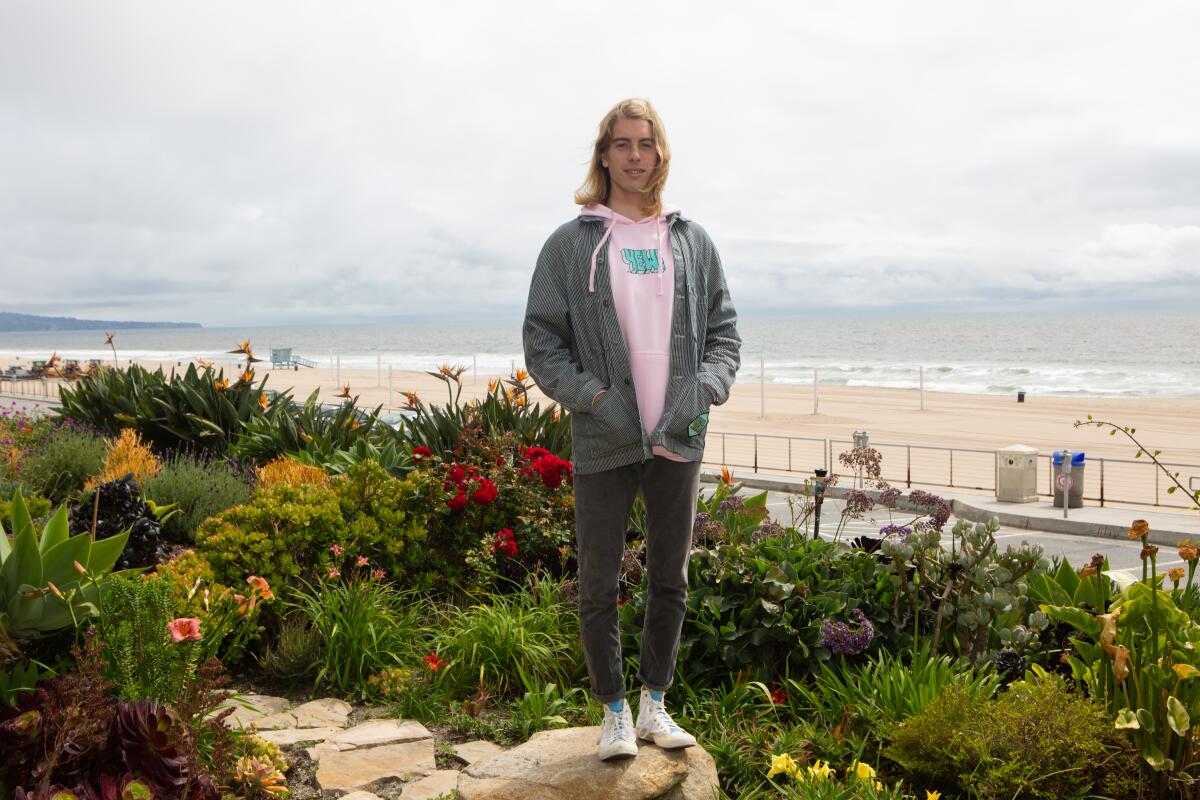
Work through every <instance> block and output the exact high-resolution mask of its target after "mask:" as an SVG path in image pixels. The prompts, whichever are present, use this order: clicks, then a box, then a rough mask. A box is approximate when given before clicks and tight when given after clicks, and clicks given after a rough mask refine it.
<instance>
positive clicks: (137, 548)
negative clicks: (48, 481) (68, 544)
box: [71, 474, 165, 569]
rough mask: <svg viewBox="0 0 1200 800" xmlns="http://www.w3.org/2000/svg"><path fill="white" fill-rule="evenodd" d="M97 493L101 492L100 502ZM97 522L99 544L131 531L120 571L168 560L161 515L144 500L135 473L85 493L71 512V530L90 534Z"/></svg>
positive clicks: (119, 566) (119, 565)
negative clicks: (102, 540)
mask: <svg viewBox="0 0 1200 800" xmlns="http://www.w3.org/2000/svg"><path fill="white" fill-rule="evenodd" d="M96 492H99V497H100V499H99V503H97V502H96V494H95V493H96ZM93 519H94V520H95V526H96V539H97V540H98V541H99V540H101V539H107V538H109V537H111V536H116V535H118V534H120V533H122V532H123V531H126V530H127V531H129V540H128V541H127V542H126V544H125V549H124V550H123V551H122V553H121V556H120V558H118V559H117V568H118V569H130V568H133V567H150V566H154V565H155V564H158V563H159V562H160V561H162V560H163V559H164V557H165V550H164V548H163V544H162V525H161V523H160V522H159V519H158V515H157V514H155V513H154V510H153V509H152V508H151V507H150V506H149V505H148V504H147V503H146V501H145V500H143V499H142V496H141V487H140V486H139V485H138V482H137V481H135V480H134V479H133V475H132V474H130V475H126V476H125V477H123V478H118V479H117V480H115V481H109V482H108V483H102V484H100V485H99V486H97V487H96V488H95V489H93V490H92V491H91V492H87V493H85V494H84V495H83V497H82V498H81V499H80V501H79V504H78V505H77V506H75V508H74V509H73V510H72V511H71V530H72V531H73V532H75V533H85V532H90V531H91V530H92V522H93Z"/></svg>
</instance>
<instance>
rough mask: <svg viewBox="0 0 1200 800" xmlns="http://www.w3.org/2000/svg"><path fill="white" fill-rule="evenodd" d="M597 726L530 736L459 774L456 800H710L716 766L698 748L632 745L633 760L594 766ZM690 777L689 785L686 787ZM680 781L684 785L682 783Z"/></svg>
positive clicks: (713, 791)
mask: <svg viewBox="0 0 1200 800" xmlns="http://www.w3.org/2000/svg"><path fill="white" fill-rule="evenodd" d="M599 738H600V729H599V728H598V727H590V728H565V729H562V730H555V731H543V732H542V733H538V734H535V735H534V736H533V737H532V738H531V739H530V740H529V741H527V742H525V744H522V745H518V746H517V747H514V748H512V749H510V750H505V751H504V752H503V753H500V754H498V755H495V756H493V757H491V758H488V759H486V760H484V761H481V762H479V763H476V764H473V765H471V766H469V767H467V768H466V769H465V770H463V772H462V774H461V775H460V777H459V781H458V796H459V798H460V800H561V798H564V797H586V798H589V800H592V799H593V798H594V799H595V800H607V799H609V798H611V800H617V799H618V798H619V800H653V799H654V798H670V800H712V798H713V797H714V796H715V794H716V792H717V781H716V766H715V764H714V763H713V760H712V756H710V755H709V754H708V753H706V752H705V751H704V749H703V748H700V747H689V748H686V749H683V750H663V749H662V748H659V747H656V746H654V745H652V744H644V743H641V742H639V743H638V754H637V756H636V757H635V758H627V759H623V760H620V761H617V760H614V761H600V760H599V759H598V758H597V757H596V742H597V741H598V740H599ZM690 772H695V773H696V776H697V777H696V780H695V781H694V782H686V781H687V778H688V777H689V773H690ZM685 782H686V783H685Z"/></svg>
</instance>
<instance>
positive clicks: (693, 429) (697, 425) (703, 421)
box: [688, 411, 708, 436]
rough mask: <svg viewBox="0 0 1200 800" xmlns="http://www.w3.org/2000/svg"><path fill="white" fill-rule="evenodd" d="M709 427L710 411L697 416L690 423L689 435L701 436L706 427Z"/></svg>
mask: <svg viewBox="0 0 1200 800" xmlns="http://www.w3.org/2000/svg"><path fill="white" fill-rule="evenodd" d="M707 427H708V412H707V411H705V412H704V413H703V414H700V415H699V416H697V417H696V418H695V419H694V420H692V424H691V425H688V436H699V435H700V434H702V433H704V429H705V428H707Z"/></svg>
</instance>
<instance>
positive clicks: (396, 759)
mask: <svg viewBox="0 0 1200 800" xmlns="http://www.w3.org/2000/svg"><path fill="white" fill-rule="evenodd" d="M436 770H437V765H436V763H435V762H434V752H433V740H432V739H422V740H421V741H418V742H405V743H403V744H384V745H380V746H378V747H369V748H366V749H362V750H344V751H341V752H324V753H322V754H321V759H320V763H319V764H318V766H317V785H318V786H320V787H321V790H322V791H333V790H337V791H343V792H351V791H355V790H358V789H367V788H368V787H370V786H371V784H373V783H375V782H376V781H382V780H396V779H400V780H412V779H413V778H421V777H424V776H426V775H430V774H432V773H433V772H434V771H436Z"/></svg>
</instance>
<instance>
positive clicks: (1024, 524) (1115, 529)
mask: <svg viewBox="0 0 1200 800" xmlns="http://www.w3.org/2000/svg"><path fill="white" fill-rule="evenodd" d="M720 478H721V476H720V473H719V472H701V474H700V480H701V481H702V482H705V483H717V482H719V481H720ZM736 480H737V482H738V483H741V484H744V485H745V486H748V487H750V488H752V489H765V490H767V491H771V492H784V493H788V494H801V493H803V491H804V481H803V480H795V479H790V478H782V477H774V476H764V475H752V476H750V477H747V478H740V477H739V478H737V479H736ZM850 491H851V490H850V489H849V488H847V487H844V486H835V487H833V488H832V489H830V490H828V492H827V494H826V497H831V498H835V499H842V498H844V497H845V496H846V495H847V494H848V493H849V492H850ZM866 493H867V494H869V495H871V496H872V497H877V496H878V495H879V492H877V491H873V490H867V492H866ZM932 493H933V494H937V495H939V496H940V497H945V498H946V500H947V501H949V503H950V508H951V511H952V512H953V513H954V516H956V517H958V518H959V519H965V520H968V521H970V522H987V521H988V520H990V519H991V518H992V517H996V518H997V519H998V520H999V521H1000V524H1001V525H1003V526H1004V527H1008V528H1020V529H1023V530H1029V531H1040V532H1043V533H1063V534H1068V535H1072V536H1091V537H1097V538H1101V539H1126V538H1127V537H1128V531H1129V523H1130V522H1132V521H1133V520H1134V518H1136V517H1138V516H1149V515H1151V514H1152V513H1153V512H1140V511H1138V510H1136V509H1101V508H1095V507H1090V506H1089V507H1088V508H1087V509H1086V510H1087V512H1088V513H1091V514H1095V513H1104V512H1107V513H1109V514H1111V515H1113V516H1114V517H1116V516H1117V515H1118V514H1120V515H1122V519H1127V520H1128V521H1125V522H1120V523H1118V522H1115V521H1114V522H1096V521H1094V520H1083V519H1062V518H1061V517H1053V516H1047V515H1041V514H1021V513H1019V512H1017V511H1016V510H1015V509H1016V508H1019V507H1020V505H1021V504H1019V503H1011V504H1010V503H1004V504H1003V505H1005V506H1012V507H1013V509H1014V510H1013V511H1009V510H1007V508H1005V509H997V508H993V507H990V506H989V505H988V503H989V501H988V500H986V499H985V498H983V497H981V498H980V501H982V502H972V501H971V500H964V499H962V497H961V496H959V497H955V496H947V495H944V494H942V493H940V492H938V491H936V490H935V491H933V492H932ZM991 502H996V501H991ZM901 507H902V508H903V507H904V504H901ZM904 510H906V511H912V510H916V509H915V508H912V507H909V508H904ZM1082 510H1083V509H1075V512H1076V513H1078V512H1079V511H1082ZM1059 513H1061V512H1059ZM1198 517H1200V515H1198ZM1156 519H1157V524H1155V522H1151V526H1150V536H1149V541H1151V542H1153V543H1154V544H1157V545H1162V546H1165V547H1175V546H1177V545H1178V544H1179V543H1180V542H1183V541H1186V540H1189V539H1197V540H1200V534H1198V533H1197V532H1196V531H1190V532H1189V531H1186V530H1172V529H1171V528H1170V527H1169V526H1170V525H1171V521H1170V520H1168V521H1166V522H1165V524H1166V525H1167V526H1168V527H1165V528H1164V527H1159V526H1161V525H1163V524H1164V521H1163V518H1162V515H1161V512H1159V515H1158V517H1157V518H1156Z"/></svg>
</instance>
